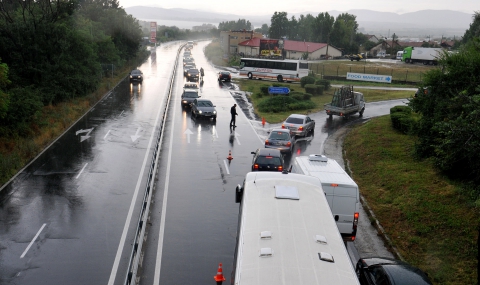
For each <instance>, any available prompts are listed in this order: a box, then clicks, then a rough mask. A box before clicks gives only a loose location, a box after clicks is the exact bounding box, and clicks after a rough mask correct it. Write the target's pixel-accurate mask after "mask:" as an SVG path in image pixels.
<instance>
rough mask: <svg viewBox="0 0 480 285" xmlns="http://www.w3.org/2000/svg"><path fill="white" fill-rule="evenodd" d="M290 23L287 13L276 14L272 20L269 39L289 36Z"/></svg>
mask: <svg viewBox="0 0 480 285" xmlns="http://www.w3.org/2000/svg"><path fill="white" fill-rule="evenodd" d="M288 26H289V21H288V18H287V12H275V13H273V16H272V18H271V24H270V29H269V32H268V34H269V37H270V38H273V39H279V38H281V37H284V36H287V34H288Z"/></svg>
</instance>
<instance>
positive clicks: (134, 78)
mask: <svg viewBox="0 0 480 285" xmlns="http://www.w3.org/2000/svg"><path fill="white" fill-rule="evenodd" d="M142 81H143V73H142V72H141V71H140V70H138V69H134V70H132V72H130V83H132V82H140V83H142Z"/></svg>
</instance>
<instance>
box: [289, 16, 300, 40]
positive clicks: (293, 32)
mask: <svg viewBox="0 0 480 285" xmlns="http://www.w3.org/2000/svg"><path fill="white" fill-rule="evenodd" d="M287 38H289V39H291V40H297V39H298V21H297V19H296V18H295V16H292V18H291V19H290V21H288V29H287Z"/></svg>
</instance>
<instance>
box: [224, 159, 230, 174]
mask: <svg viewBox="0 0 480 285" xmlns="http://www.w3.org/2000/svg"><path fill="white" fill-rule="evenodd" d="M223 164H225V169H226V170H227V174H230V169H228V165H227V161H226V160H225V159H224V160H223Z"/></svg>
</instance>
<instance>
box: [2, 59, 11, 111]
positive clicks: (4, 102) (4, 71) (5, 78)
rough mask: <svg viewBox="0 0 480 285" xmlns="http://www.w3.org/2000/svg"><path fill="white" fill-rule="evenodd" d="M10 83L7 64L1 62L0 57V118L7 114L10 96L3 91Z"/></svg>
mask: <svg viewBox="0 0 480 285" xmlns="http://www.w3.org/2000/svg"><path fill="white" fill-rule="evenodd" d="M10 83H11V82H10V80H8V66H7V65H6V64H5V63H1V59H0V119H3V118H5V116H6V114H7V110H8V104H9V103H10V97H9V96H8V94H7V93H6V92H5V89H6V87H7V85H8V84H10Z"/></svg>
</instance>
